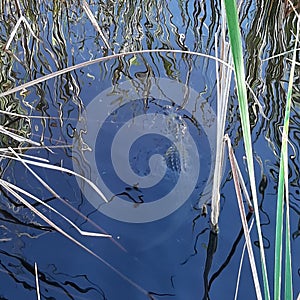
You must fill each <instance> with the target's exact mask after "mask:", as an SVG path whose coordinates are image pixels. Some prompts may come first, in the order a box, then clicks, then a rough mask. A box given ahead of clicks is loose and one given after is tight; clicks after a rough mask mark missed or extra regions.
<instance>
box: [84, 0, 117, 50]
mask: <svg viewBox="0 0 300 300" xmlns="http://www.w3.org/2000/svg"><path fill="white" fill-rule="evenodd" d="M82 8H83V9H84V11H85V13H86V14H87V16H88V18H89V19H90V21H91V23H92V24H93V26H94V27H95V29H96V30H97V31H98V32H99V34H100V36H101V39H102V40H103V42H104V44H105V46H106V47H107V49H110V50H112V49H111V47H110V46H109V43H108V41H107V39H106V37H105V35H104V33H103V32H102V30H101V28H100V27H99V25H98V23H97V20H96V19H95V17H94V15H93V13H92V11H91V9H90V7H89V5H88V3H87V2H86V1H85V0H83V1H82Z"/></svg>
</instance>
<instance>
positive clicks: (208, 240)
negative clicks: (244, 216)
mask: <svg viewBox="0 0 300 300" xmlns="http://www.w3.org/2000/svg"><path fill="white" fill-rule="evenodd" d="M89 4H90V5H89V7H90V9H91V10H92V12H93V14H94V16H95V18H96V20H97V22H98V23H99V25H100V27H101V29H102V30H103V33H104V34H105V35H106V37H107V40H108V44H109V46H110V48H108V47H107V45H106V44H105V43H104V42H103V39H101V36H100V35H99V33H97V32H96V31H95V29H94V27H93V26H92V24H91V22H90V20H89V19H88V18H87V15H86V13H85V11H84V10H83V9H82V7H81V6H80V4H79V3H77V2H70V1H68V2H61V1H54V2H53V3H48V2H46V1H45V2H40V3H38V2H30V3H23V2H22V1H21V2H18V1H16V2H8V1H7V2H6V1H1V4H0V10H1V14H0V16H1V24H0V28H1V29H0V33H1V34H0V47H1V80H0V81H1V82H0V89H1V91H6V90H8V89H9V88H12V87H15V86H19V85H21V84H23V83H25V82H29V81H30V80H33V79H36V78H40V77H41V76H44V75H46V74H50V73H52V72H54V71H56V70H60V69H63V68H66V67H68V66H71V65H75V64H78V63H81V62H85V61H88V60H92V59H95V58H99V57H102V56H106V55H108V54H112V53H113V52H115V53H119V52H127V51H135V50H140V49H180V50H190V51H195V52H199V53H204V54H209V55H214V51H215V50H214V34H215V33H216V32H217V30H218V28H219V25H220V22H221V20H220V7H219V4H218V2H215V1H172V2H167V1H158V2H155V1H124V2H123V1H119V2H118V3H115V2H113V1H100V2H99V3H94V2H90V3H89ZM262 7H263V8H264V9H261V8H262ZM20 12H22V13H23V15H24V17H25V18H26V19H27V20H28V22H29V23H30V25H31V26H32V29H33V31H34V32H35V35H36V36H37V37H38V38H39V39H40V40H37V39H36V38H34V37H33V36H32V35H31V34H30V33H29V30H28V28H27V27H26V25H24V24H25V23H22V25H21V26H20V28H19V29H18V31H17V35H16V37H15V38H14V39H13V41H12V43H11V45H10V47H9V49H8V50H7V51H4V47H5V45H6V42H7V40H8V38H9V35H10V33H11V32H12V30H13V28H14V26H15V24H16V23H17V20H18V18H19V17H20V16H21V15H20ZM284 14H285V8H284V5H283V4H281V3H275V2H274V1H257V2H253V3H251V2H249V1H248V2H247V1H245V2H244V3H243V4H242V6H241V13H240V18H241V19H242V20H243V22H242V28H243V37H244V48H245V55H246V66H247V70H248V73H247V81H248V83H249V85H250V86H251V87H252V89H253V90H254V92H255V94H256V95H257V96H258V98H259V101H260V103H261V104H262V106H263V111H264V114H265V117H263V116H262V114H261V113H260V111H259V109H258V106H257V105H256V104H255V102H254V100H253V99H252V98H251V97H250V105H249V109H250V112H251V125H252V137H253V147H254V156H255V168H256V179H257V185H258V189H259V201H260V213H261V221H262V231H263V236H264V243H265V244H264V246H265V251H266V259H267V267H268V271H269V280H270V284H271V287H272V280H273V278H272V273H273V268H274V267H273V265H274V250H273V249H274V235H275V213H276V199H277V196H276V191H277V178H278V171H279V158H278V157H279V151H280V143H281V131H280V130H281V127H282V124H283V113H284V107H285V99H286V90H287V81H288V76H289V69H290V63H289V62H288V61H287V60H286V59H285V57H283V56H280V57H278V58H275V59H272V60H269V61H264V62H262V59H265V58H268V57H269V56H272V55H275V54H278V53H281V52H284V51H288V50H290V49H292V47H293V39H292V34H291V30H294V31H295V24H296V18H294V15H293V14H288V15H287V16H284ZM286 57H288V55H286ZM298 72H299V70H296V76H295V83H294V93H295V94H294V95H295V96H294V98H293V108H292V112H291V123H290V139H291V145H290V152H289V154H290V156H289V166H290V168H289V172H290V173H289V184H290V208H291V232H292V241H291V243H292V254H293V272H294V290H295V297H296V295H297V294H298V293H299V286H300V280H299V272H300V271H299V270H300V260H299V256H298V255H297V252H298V251H299V249H300V247H299V233H300V232H299V230H300V228H299V222H300V219H299V212H300V207H299V192H300V190H299V136H300V132H299V99H298V96H299V90H300V88H299V82H298V79H299V78H298V77H299V74H298ZM216 93H217V92H216V75H215V63H214V61H213V60H212V59H209V58H206V57H203V56H196V55H191V54H186V53H185V54H180V53H173V52H161V53H145V54H136V55H126V56H123V57H118V58H113V59H110V60H106V61H103V62H99V63H95V64H91V65H89V66H86V67H81V68H79V69H76V70H74V71H72V72H68V73H65V74H63V75H60V76H57V77H55V78H52V79H50V80H47V81H44V82H42V83H39V84H36V85H34V86H32V87H30V88H28V89H27V91H26V92H24V91H21V92H20V91H19V92H17V93H14V94H11V95H9V96H6V97H5V98H1V102H0V105H1V110H6V111H7V112H12V113H18V114H23V115H26V116H28V117H20V116H16V115H5V114H4V113H1V114H0V118H1V125H2V126H5V128H7V127H8V128H10V129H11V131H13V132H16V133H18V134H19V135H21V136H23V137H27V138H31V139H32V140H34V141H35V142H37V143H39V145H41V146H38V147H34V146H32V145H29V144H28V143H26V142H22V143H20V142H18V141H15V140H13V139H12V138H11V137H7V135H4V134H2V135H1V147H2V148H7V147H8V146H10V147H18V146H19V147H21V146H22V147H28V149H27V148H26V150H25V149H24V150H23V152H24V154H27V155H33V156H35V157H40V158H44V159H48V160H49V161H50V163H51V164H53V165H56V166H63V167H64V168H68V169H71V170H74V171H76V172H77V173H79V174H81V175H83V176H85V177H86V178H88V179H90V180H92V181H93V182H94V183H95V184H97V186H98V187H99V188H100V189H101V191H102V192H103V193H104V195H105V197H106V198H107V200H108V201H109V203H108V204H105V203H104V201H103V199H101V197H100V196H99V195H97V193H96V192H95V191H94V190H92V189H91V187H90V186H89V185H88V184H87V183H86V182H84V181H83V180H82V179H80V178H78V177H77V178H75V177H74V176H71V175H69V174H66V173H63V172H61V171H55V170H47V169H45V168H39V167H32V168H33V169H34V171H36V172H37V173H38V174H39V176H41V177H42V178H43V179H44V181H45V182H47V184H48V185H49V186H50V187H51V188H52V189H53V190H54V191H55V192H56V193H57V194H58V195H59V196H60V199H57V198H55V197H54V196H53V193H51V192H50V191H49V189H47V188H45V187H44V186H43V185H42V184H41V183H40V182H39V181H38V180H37V179H36V178H35V177H34V176H33V175H32V174H31V173H30V171H29V170H28V169H26V168H25V167H24V166H23V165H22V164H21V163H20V162H17V161H14V160H12V159H8V158H3V159H2V160H1V178H2V179H3V180H7V181H9V182H11V183H14V184H15V185H17V186H19V187H20V188H23V189H24V190H26V191H28V192H30V193H32V194H34V195H35V196H36V197H39V198H40V199H42V200H43V201H45V202H46V203H47V204H49V205H51V206H52V207H54V208H55V209H57V210H58V211H59V212H60V213H62V214H63V215H65V216H66V217H68V218H69V219H71V220H72V222H74V223H75V224H76V225H77V226H79V227H80V228H81V229H82V230H86V231H92V232H99V230H100V229H99V226H100V227H101V230H104V231H106V232H108V233H110V234H111V235H112V237H113V238H112V239H105V238H99V237H84V236H80V235H79V233H78V232H77V231H76V230H74V228H73V227H72V226H70V224H68V223H67V222H66V221H65V220H64V219H62V218H61V217H59V216H58V215H56V214H55V213H53V211H50V210H49V209H48V208H45V207H43V206H42V205H40V204H38V203H35V202H34V201H32V200H30V202H31V203H33V205H35V207H36V208H37V209H38V210H39V211H41V212H42V213H43V214H44V215H46V216H47V217H48V218H50V219H51V220H52V221H53V222H55V223H56V224H57V225H58V226H60V227H61V228H63V229H64V230H65V231H66V232H67V233H68V234H70V235H71V236H73V237H74V238H76V239H77V240H78V241H79V242H80V243H82V244H84V245H85V246H86V247H88V248H89V249H90V250H92V251H93V252H94V253H95V254H96V255H97V256H98V257H95V256H93V255H91V254H90V253H88V252H87V251H85V250H84V249H82V248H80V247H79V246H78V245H76V244H74V243H73V242H72V241H70V240H68V239H67V238H66V237H64V236H62V235H61V234H60V233H58V232H57V231H56V230H54V229H53V228H51V227H50V226H49V225H48V224H46V223H45V222H44V221H42V220H41V219H40V218H39V217H37V216H36V215H35V214H34V213H33V212H31V211H30V210H29V209H28V208H26V207H25V206H24V205H22V204H21V203H20V202H19V201H18V200H17V199H15V197H13V195H11V194H10V193H8V192H7V191H6V190H5V188H1V214H0V218H1V222H0V230H1V248H0V251H1V258H0V264H1V267H0V270H1V272H0V276H1V280H0V282H1V285H0V298H1V299H35V298H36V287H35V277H34V263H35V262H36V263H37V264H38V269H39V282H40V293H41V298H42V299H112V300H115V299H149V298H151V297H153V299H180V300H181V299H208V298H209V299H221V298H222V299H223V298H224V297H225V295H226V298H229V299H231V298H233V297H234V294H235V287H236V282H237V278H238V268H239V263H240V260H241V255H242V250H243V246H244V238H243V235H242V234H241V233H240V230H241V222H240V216H239V212H238V207H237V202H236V196H235V191H234V185H233V181H232V176H231V172H230V169H229V164H228V163H226V167H225V171H224V177H223V181H222V189H221V214H220V219H219V228H220V232H219V234H218V235H215V234H213V233H212V232H211V231H210V224H209V213H210V204H209V202H207V201H209V199H210V196H211V194H210V190H211V179H212V168H213V165H214V155H215V137H216V117H217V116H216ZM33 117H34V118H33ZM40 117H43V118H40ZM226 132H227V133H228V134H229V136H230V138H231V141H232V144H233V146H234V150H235V153H236V156H237V159H238V161H239V162H240V166H241V169H242V173H243V175H244V176H245V178H247V172H246V167H245V164H244V158H243V157H244V150H243V143H242V133H241V127H240V123H239V114H238V104H237V99H236V94H235V90H234V86H233V85H232V89H231V92H230V99H229V104H228V115H227V122H226ZM42 146H47V147H48V149H51V150H52V152H51V151H49V150H48V149H47V148H45V147H42ZM25 198H26V199H27V198H28V197H25ZM204 203H207V205H206V206H204V207H206V208H207V210H208V214H207V215H206V214H205V212H204V211H203V206H202V205H203V204H204ZM71 207H72V208H73V209H72V208H71ZM74 209H75V210H74ZM249 217H250V216H249ZM87 218H88V219H87ZM250 221H251V220H250ZM252 241H253V244H254V251H255V256H256V259H257V262H259V256H258V255H259V251H258V247H257V236H256V233H255V230H254V229H253V232H252ZM258 270H259V268H258ZM271 291H272V288H271ZM237 298H238V299H254V298H255V291H254V286H253V281H252V275H251V271H250V267H249V262H248V258H247V254H245V259H244V261H243V268H242V273H241V278H240V287H239V293H238V297H237Z"/></svg>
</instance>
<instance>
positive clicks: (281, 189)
mask: <svg viewBox="0 0 300 300" xmlns="http://www.w3.org/2000/svg"><path fill="white" fill-rule="evenodd" d="M299 30H300V18H299V16H298V22H297V33H296V40H295V47H294V52H293V60H292V66H291V72H290V77H289V85H288V92H287V101H286V107H285V115H284V124H283V132H282V143H281V154H280V167H279V181H278V191H277V212H276V235H275V271H274V299H275V300H277V299H280V297H281V273H282V265H281V260H282V246H283V214H284V198H285V200H286V203H285V204H286V219H285V221H286V224H285V227H286V229H285V230H286V232H285V299H293V284H292V263H291V245H290V218H289V189H288V134H289V120H290V110H291V104H292V103H291V102H292V90H293V82H294V72H295V66H296V55H297V45H298V41H299Z"/></svg>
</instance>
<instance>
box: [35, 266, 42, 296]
mask: <svg viewBox="0 0 300 300" xmlns="http://www.w3.org/2000/svg"><path fill="white" fill-rule="evenodd" d="M34 273H35V286H36V296H37V300H41V295H40V285H39V274H38V267H37V263H36V262H35V263H34Z"/></svg>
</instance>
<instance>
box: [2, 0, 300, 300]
mask: <svg viewBox="0 0 300 300" xmlns="http://www.w3.org/2000/svg"><path fill="white" fill-rule="evenodd" d="M224 4H225V9H226V15H227V24H228V29H229V37H230V44H231V53H232V57H233V62H234V68H233V67H232V60H231V55H230V52H229V44H228V43H227V42H226V36H225V32H226V27H225V22H223V24H222V28H221V37H222V39H221V43H220V45H218V46H217V47H216V48H218V49H219V50H220V51H219V52H220V53H221V55H220V57H219V56H218V54H217V51H216V56H210V55H207V54H203V53H198V52H193V51H185V50H174V49H150V50H138V51H129V52H123V53H114V52H113V50H112V48H111V47H110V45H109V43H108V41H107V39H106V37H105V35H104V34H103V32H102V30H101V29H100V27H99V25H98V23H97V21H96V20H95V18H94V16H93V14H92V12H91V10H90V9H89V6H88V4H87V2H86V1H83V4H82V8H83V10H84V11H85V12H86V14H87V16H88V18H89V19H90V21H91V23H92V24H93V26H94V27H95V29H96V30H97V32H98V33H99V34H100V36H101V38H102V40H103V42H104V44H105V45H106V47H107V48H108V49H110V50H111V51H112V52H113V54H112V55H109V56H105V57H101V58H97V59H93V60H90V61H85V62H83V63H80V64H77V65H74V66H70V67H66V68H63V69H61V70H58V71H56V72H51V73H50V74H48V75H45V76H42V77H40V78H38V79H35V80H31V81H29V82H27V83H25V84H22V85H20V86H17V87H14V88H12V89H9V90H7V91H4V92H1V93H0V98H2V99H5V98H6V97H7V96H9V95H13V94H14V93H16V92H20V91H22V92H26V90H27V89H28V88H30V87H32V86H34V85H38V84H40V83H43V82H45V81H47V80H49V79H52V78H56V77H58V76H60V75H62V74H66V73H69V72H71V71H74V70H78V69H81V68H83V67H87V66H89V65H92V64H96V63H99V62H102V61H107V60H112V59H116V58H121V57H124V56H129V55H142V54H145V53H177V54H181V55H185V54H186V55H196V56H202V57H206V58H209V59H212V60H214V61H215V62H216V72H217V74H218V76H217V90H218V108H217V109H218V114H217V115H218V123H217V124H218V125H217V126H218V130H217V151H216V152H217V154H216V163H215V165H216V168H215V173H214V174H215V176H214V182H213V195H212V213H211V223H212V228H213V231H214V232H215V233H217V232H218V218H219V198H220V184H221V180H222V176H223V164H224V161H223V160H224V159H227V158H226V157H225V154H224V153H225V147H227V148H228V152H229V155H228V156H229V161H230V165H231V170H232V174H233V180H234V185H235V191H236V195H237V200H238V206H239V209H240V216H241V220H242V225H243V229H244V234H245V239H246V247H247V250H248V255H249V260H250V264H251V269H252V274H253V280H254V285H255V289H256V294H257V298H258V299H262V295H261V287H260V283H259V281H258V275H257V265H256V262H255V257H254V253H253V252H254V251H253V249H252V241H251V236H250V230H251V226H250V227H249V226H248V223H247V220H246V212H245V206H244V202H243V195H244V198H245V199H246V201H247V206H248V207H249V209H250V210H252V209H254V212H255V219H256V227H257V232H258V237H259V245H260V258H261V264H260V266H261V269H262V275H263V284H264V298H265V299H270V290H269V289H270V288H269V280H268V273H267V266H266V259H265V253H264V248H263V240H262V232H261V224H260V216H259V209H258V207H259V205H258V200H257V192H256V178H255V172H254V163H253V149H252V142H251V131H250V121H249V112H248V101H247V83H246V82H245V70H244V59H243V51H242V47H241V35H240V27H239V21H238V14H237V9H236V4H235V1H234V0H225V1H224ZM223 20H225V11H224V10H223ZM22 22H24V24H25V25H26V27H27V28H28V30H29V31H30V33H31V34H32V36H33V38H36V39H38V37H36V35H35V34H34V32H33V31H32V29H31V27H30V24H29V23H28V22H27V20H26V19H25V18H24V16H21V17H20V18H19V20H18V22H17V24H16V26H15V28H14V29H13V31H12V33H11V36H10V37H9V39H8V41H7V44H6V50H7V49H8V48H9V47H10V44H11V42H12V40H13V38H14V37H15V34H16V32H17V30H18V28H19V26H20V24H21V23H22ZM298 32H299V21H298ZM297 41H298V36H297V38H296V42H295V49H294V52H293V55H294V57H293V60H292V68H291V73H290V81H289V87H288V94H287V103H286V112H285V120H284V129H283V133H282V149H281V159H280V174H279V185H278V200H277V203H278V209H277V220H276V228H277V229H276V246H275V255H276V256H275V257H276V259H275V262H276V265H275V274H274V295H275V296H274V299H276V300H277V299H280V287H281V281H280V278H281V272H282V270H281V264H280V262H281V254H282V244H283V238H282V228H283V214H284V211H283V207H284V203H285V202H284V200H285V201H286V226H285V227H286V240H285V250H286V251H285V252H286V255H287V256H286V260H285V261H286V262H285V275H286V276H285V278H286V282H285V291H286V296H285V297H286V298H285V299H292V278H291V254H290V253H291V251H290V232H289V230H290V228H289V202H288V172H287V147H288V129H289V114H290V107H291V96H292V94H291V93H292V84H293V72H294V68H295V65H296V64H297V62H296V57H295V54H296V47H297ZM215 43H216V45H217V36H216V39H215ZM233 70H234V71H235V79H236V84H237V90H238V99H239V106H240V115H241V124H242V129H243V137H244V144H245V153H246V156H247V167H248V172H249V179H250V186H251V194H252V200H253V204H252V202H251V201H250V197H249V195H248V191H247V189H246V185H245V183H244V179H243V177H242V176H241V171H240V169H239V164H238V162H237V160H236V158H235V156H234V152H233V149H232V146H231V141H230V139H229V137H228V135H227V134H226V132H225V129H224V128H225V121H226V113H227V101H228V97H229V90H230V82H231V73H232V71H233ZM0 113H1V114H10V115H12V114H13V115H18V114H15V113H11V112H6V111H3V110H2V111H0ZM19 116H20V117H22V118H23V117H24V118H25V117H26V118H44V117H34V116H32V117H31V116H25V115H19ZM51 118H52V117H51ZM52 119H53V118H52ZM0 132H1V133H2V134H4V135H7V136H9V137H10V138H12V139H14V140H15V141H17V142H19V143H27V144H29V145H32V147H27V148H26V147H23V148H22V147H20V148H12V147H7V148H6V149H1V157H2V158H7V159H11V160H16V161H18V162H20V163H21V164H23V165H24V166H25V167H26V169H27V170H28V171H29V172H30V173H31V174H32V176H34V177H35V178H36V179H37V180H38V181H39V183H40V184H41V185H42V186H43V188H45V189H46V190H48V191H49V192H50V193H51V194H52V195H53V196H55V197H56V198H57V199H59V200H61V201H62V202H64V199H62V197H60V195H59V194H58V193H57V192H56V191H55V190H54V189H53V188H52V187H51V186H49V185H48V184H47V182H46V180H44V179H43V178H41V177H40V176H39V175H38V174H37V172H35V171H34V170H33V168H32V166H35V167H38V168H44V169H48V170H54V171H57V172H64V173H67V174H69V175H72V176H77V177H79V178H80V179H81V180H82V181H84V182H86V183H87V184H89V185H90V186H91V187H92V188H93V189H94V190H95V191H96V193H97V194H98V196H99V198H100V199H102V200H103V201H104V202H107V201H108V200H107V199H106V197H105V195H104V194H103V193H102V191H101V190H99V188H98V187H97V186H96V185H95V183H93V182H91V181H89V180H88V179H87V178H85V177H84V176H82V175H80V174H77V173H75V172H73V171H72V170H69V169H67V168H63V167H58V166H54V165H52V164H50V162H49V161H47V160H46V159H44V158H41V157H33V156H29V155H25V154H22V152H24V151H25V150H26V149H28V148H30V149H32V148H33V147H37V148H39V147H44V146H43V145H41V144H40V143H37V142H35V141H33V140H31V139H29V138H25V137H24V136H20V135H18V134H17V133H14V132H12V131H11V130H9V128H5V127H4V126H0ZM57 147H60V146H57ZM61 147H69V146H68V145H65V146H61ZM46 148H47V147H46ZM47 150H49V151H55V147H49V148H47ZM0 184H1V185H2V187H3V188H4V189H6V190H7V191H8V192H9V193H10V194H11V195H13V196H14V197H15V198H16V199H18V200H19V201H20V202H21V203H23V204H24V205H25V206H26V207H28V208H29V209H30V210H31V211H33V212H34V213H35V214H37V215H38V216H39V217H40V218H41V219H43V220H44V221H45V222H46V223H47V224H48V225H50V226H51V227H53V228H54V229H55V230H56V231H57V232H59V233H61V234H62V235H63V236H65V237H66V238H68V239H69V240H71V241H72V242H73V243H75V244H77V245H78V246H79V247H81V248H82V249H84V250H85V251H87V252H88V253H90V254H91V255H93V256H94V257H95V258H96V259H97V260H99V261H101V262H102V263H104V264H105V265H106V266H108V267H109V268H110V269H111V270H113V271H114V272H116V273H117V274H118V275H119V276H120V277H122V278H123V279H124V280H125V281H126V282H128V283H129V284H131V285H132V286H134V287H135V288H137V289H138V290H139V291H141V292H142V293H143V294H145V295H147V296H148V297H150V298H152V296H151V295H150V294H149V293H148V292H147V291H146V290H145V289H144V288H142V287H140V286H139V285H138V284H136V283H135V282H134V281H132V280H131V279H130V278H128V277H127V276H125V275H124V274H123V273H121V272H120V271H119V270H118V269H117V268H115V267H114V266H112V265H111V264H109V263H108V262H106V261H105V260H104V259H103V258H101V257H100V256H99V255H98V254H96V253H95V252H93V251H92V250H91V249H89V248H88V247H87V246H85V245H84V244H83V243H81V242H79V241H78V240H76V239H75V238H74V237H73V236H71V235H70V234H69V233H68V232H66V231H65V230H64V229H63V228H61V227H60V226H58V225H57V224H55V223H54V222H53V221H52V220H51V219H49V218H48V217H46V216H45V215H43V214H42V213H41V212H40V211H39V210H37V209H36V208H35V207H34V206H33V205H32V204H30V203H29V201H27V200H26V199H25V198H30V199H31V200H34V201H36V202H38V203H40V204H42V205H44V206H45V207H46V208H48V209H49V210H51V211H53V212H54V213H55V214H57V215H58V216H59V217H61V218H62V219H63V220H64V221H66V222H67V223H68V224H69V225H71V226H72V227H73V228H75V229H76V230H77V231H78V232H79V233H80V234H81V235H83V236H90V237H107V238H111V236H110V235H109V234H107V233H103V231H102V233H100V232H87V231H83V230H81V229H80V228H79V227H78V226H77V225H75V223H74V222H72V221H71V220H70V219H68V218H66V217H65V216H64V215H63V214H62V213H60V212H59V211H58V210H56V209H54V208H53V207H51V206H50V205H48V204H47V203H44V202H43V201H42V200H41V199H39V198H38V197H36V196H35V195H33V194H32V193H29V192H28V191H26V190H24V189H22V188H20V187H18V186H16V185H13V184H11V183H9V182H7V181H5V180H3V179H1V180H0ZM64 203H65V204H66V205H68V206H69V208H71V207H70V205H69V204H67V203H66V202H64ZM252 205H253V206H252ZM71 209H73V208H71ZM75 212H76V213H78V214H80V212H79V211H77V210H76V211H75ZM82 217H85V216H82ZM87 219H88V218H87ZM93 225H95V227H96V226H97V228H98V229H101V228H100V227H99V224H93ZM35 274H36V288H37V295H38V299H39V284H38V270H37V265H36V264H35ZM237 285H238V283H237ZM236 290H238V287H237V289H236ZM236 297H237V291H236Z"/></svg>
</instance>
